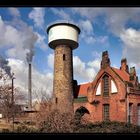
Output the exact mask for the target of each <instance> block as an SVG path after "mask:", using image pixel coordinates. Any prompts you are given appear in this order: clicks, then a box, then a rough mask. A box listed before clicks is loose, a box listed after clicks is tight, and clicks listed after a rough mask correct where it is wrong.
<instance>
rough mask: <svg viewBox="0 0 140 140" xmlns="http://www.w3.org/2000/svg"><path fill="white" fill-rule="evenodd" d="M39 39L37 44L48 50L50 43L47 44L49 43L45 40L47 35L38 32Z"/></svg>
mask: <svg viewBox="0 0 140 140" xmlns="http://www.w3.org/2000/svg"><path fill="white" fill-rule="evenodd" d="M36 34H37V36H38V39H37V42H36V43H37V44H38V46H39V47H40V48H41V49H42V50H47V48H48V45H46V44H47V43H46V42H45V39H46V36H45V35H41V34H39V33H37V32H36Z"/></svg>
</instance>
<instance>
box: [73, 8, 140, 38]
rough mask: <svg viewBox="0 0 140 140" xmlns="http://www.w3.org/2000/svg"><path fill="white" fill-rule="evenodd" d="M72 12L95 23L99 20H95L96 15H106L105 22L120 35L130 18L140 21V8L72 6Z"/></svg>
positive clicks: (114, 32)
mask: <svg viewBox="0 0 140 140" xmlns="http://www.w3.org/2000/svg"><path fill="white" fill-rule="evenodd" d="M72 12H73V14H80V15H81V16H82V17H84V18H87V19H88V20H90V21H91V22H93V23H94V21H95V22H96V21H97V20H94V19H95V17H97V16H101V15H102V16H103V17H105V21H104V24H105V25H107V27H108V28H109V30H110V31H111V32H112V33H113V34H114V35H117V36H119V35H120V33H121V32H122V30H123V28H124V26H125V24H126V22H127V21H128V20H132V21H134V22H140V20H139V14H140V9H139V8H128V7H126V8H95V7H93V8H72ZM103 26H104V25H103Z"/></svg>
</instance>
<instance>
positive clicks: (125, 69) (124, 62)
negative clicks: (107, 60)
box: [120, 58, 129, 73]
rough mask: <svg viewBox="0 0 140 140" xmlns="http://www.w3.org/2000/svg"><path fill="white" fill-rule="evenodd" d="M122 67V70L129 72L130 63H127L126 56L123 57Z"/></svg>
mask: <svg viewBox="0 0 140 140" xmlns="http://www.w3.org/2000/svg"><path fill="white" fill-rule="evenodd" d="M120 69H121V70H122V71H126V72H127V73H129V67H128V65H127V59H126V58H123V59H122V60H121V67H120Z"/></svg>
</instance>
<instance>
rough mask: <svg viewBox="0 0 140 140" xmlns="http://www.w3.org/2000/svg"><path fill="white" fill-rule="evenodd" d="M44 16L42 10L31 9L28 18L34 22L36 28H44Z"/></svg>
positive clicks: (43, 10)
mask: <svg viewBox="0 0 140 140" xmlns="http://www.w3.org/2000/svg"><path fill="white" fill-rule="evenodd" d="M44 16H45V9H44V8H39V7H37V8H33V10H32V11H31V12H30V13H29V18H30V19H32V20H33V21H34V24H35V26H36V27H40V28H43V27H44Z"/></svg>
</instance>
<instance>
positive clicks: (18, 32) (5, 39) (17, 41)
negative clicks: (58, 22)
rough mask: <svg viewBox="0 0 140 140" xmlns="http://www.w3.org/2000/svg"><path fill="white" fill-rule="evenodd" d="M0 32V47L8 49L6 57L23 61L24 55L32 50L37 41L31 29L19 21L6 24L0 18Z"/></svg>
mask: <svg viewBox="0 0 140 140" xmlns="http://www.w3.org/2000/svg"><path fill="white" fill-rule="evenodd" d="M15 26H18V28H16V27H15ZM0 31H1V32H0V47H7V48H8V49H7V50H6V54H7V55H8V57H13V58H18V59H22V60H23V59H25V58H26V53H27V52H28V51H29V49H30V48H34V45H35V42H36V40H37V35H36V33H34V32H33V29H32V28H31V27H30V26H28V25H27V24H26V23H25V22H23V21H22V20H20V19H15V20H14V21H11V22H6V21H3V20H2V18H1V17H0ZM21 52H22V53H21Z"/></svg>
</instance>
